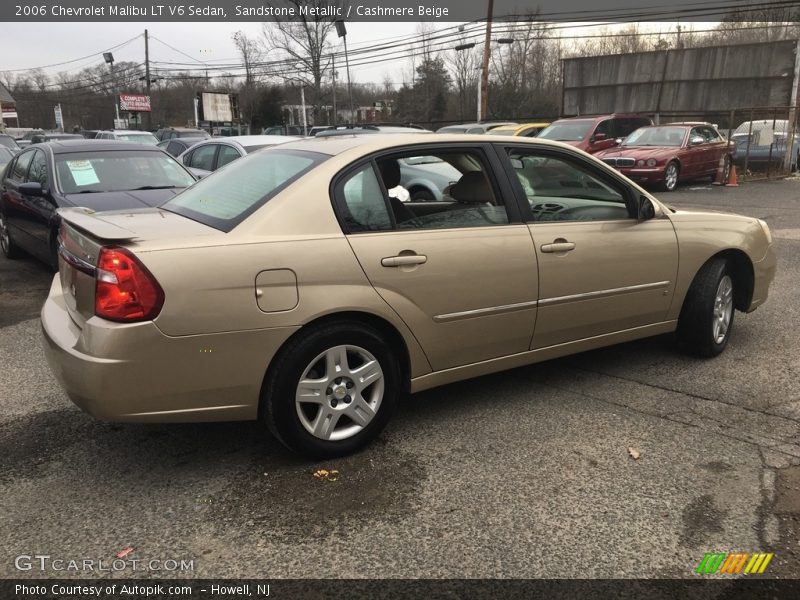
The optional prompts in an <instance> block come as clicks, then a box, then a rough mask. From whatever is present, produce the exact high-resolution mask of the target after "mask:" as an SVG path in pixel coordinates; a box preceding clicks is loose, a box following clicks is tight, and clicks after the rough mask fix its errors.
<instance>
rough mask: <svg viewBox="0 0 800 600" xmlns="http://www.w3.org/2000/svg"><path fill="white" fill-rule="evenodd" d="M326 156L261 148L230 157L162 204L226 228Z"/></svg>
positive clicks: (203, 221) (189, 216)
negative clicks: (223, 165) (228, 161)
mask: <svg viewBox="0 0 800 600" xmlns="http://www.w3.org/2000/svg"><path fill="white" fill-rule="evenodd" d="M327 158H328V157H327V156H326V155H324V154H318V153H316V152H305V151H298V150H278V149H275V150H272V149H268V150H264V151H263V152H257V153H255V154H250V155H248V156H245V157H243V158H242V159H240V160H237V161H234V162H233V163H232V164H230V165H229V166H228V167H227V168H226V169H225V170H224V171H223V172H221V173H217V174H215V175H214V176H213V177H207V178H205V179H202V180H200V181H198V182H197V183H196V184H195V185H193V186H192V187H191V188H189V189H187V190H185V191H183V192H181V193H180V194H178V195H177V196H175V197H174V198H172V199H171V200H169V201H168V202H167V203H166V204H164V205H163V206H162V208H164V209H165V210H168V211H171V212H174V213H178V214H180V215H183V216H185V217H188V218H190V219H193V220H195V221H198V222H200V223H203V224H205V225H208V226H210V227H214V228H215V229H219V230H221V231H230V230H231V229H233V228H234V227H236V225H238V224H239V223H241V222H242V221H244V220H245V219H246V218H247V217H248V216H249V215H251V214H252V213H253V212H255V211H256V210H257V209H258V208H260V207H261V206H263V205H264V204H265V203H266V202H267V201H268V200H269V199H270V198H272V197H273V196H275V195H276V194H277V193H279V192H280V191H281V190H283V189H284V188H285V187H286V186H287V185H289V184H291V183H292V182H293V181H295V180H297V179H298V178H300V177H302V176H303V175H305V174H306V173H308V172H309V171H310V170H311V169H313V168H314V167H316V166H317V165H319V164H320V163H322V162H323V161H325V160H326V159H327Z"/></svg>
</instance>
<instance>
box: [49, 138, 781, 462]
mask: <svg viewBox="0 0 800 600" xmlns="http://www.w3.org/2000/svg"><path fill="white" fill-rule="evenodd" d="M412 157H415V158H416V157H423V158H426V157H428V158H430V159H431V160H433V159H436V160H442V161H445V162H447V163H448V164H450V165H452V166H453V167H454V168H455V169H456V170H457V171H458V172H459V173H460V177H458V178H457V180H455V181H453V182H449V183H447V185H446V186H445V187H444V189H442V190H441V192H442V200H440V201H425V202H401V201H400V200H398V199H397V198H396V197H394V196H392V195H391V194H392V193H397V192H396V188H397V186H398V185H399V180H400V168H399V163H398V161H401V160H403V159H407V158H412ZM443 185H444V184H443ZM60 214H61V216H62V218H63V226H62V230H61V233H60V241H61V246H60V273H59V275H58V276H56V277H55V279H54V281H53V285H52V288H51V290H50V295H49V297H48V299H47V301H46V303H45V305H44V308H43V309H42V325H43V329H44V335H45V339H46V341H47V343H46V349H47V356H48V361H49V364H50V366H51V367H52V369H53V371H54V372H55V374H56V375H57V377H58V378H59V380H60V381H61V383H62V385H63V386H64V388H65V389H66V391H67V393H68V394H69V396H70V397H71V398H72V400H73V401H74V402H75V403H76V404H78V406H80V407H81V408H83V409H84V410H86V411H87V412H89V413H90V414H92V415H95V416H96V417H99V418H103V419H109V420H115V421H148V422H178V421H220V420H243V419H262V420H263V421H264V422H265V423H266V424H267V425H268V426H269V428H270V429H271V430H272V431H273V433H274V434H275V435H276V436H277V437H278V438H279V439H280V440H281V441H283V443H284V444H286V445H287V446H288V447H290V448H292V449H294V450H296V451H299V452H301V453H304V454H306V455H308V456H311V457H326V456H336V455H341V454H344V453H348V452H352V451H353V450H355V449H356V448H358V447H360V446H363V445H364V444H365V443H367V442H368V441H369V440H370V439H372V438H374V437H375V436H376V435H377V434H378V433H379V432H380V431H381V429H382V428H383V427H384V426H385V425H386V423H387V421H388V420H389V417H390V415H391V413H392V409H394V407H395V405H396V403H397V401H398V398H399V397H400V396H401V394H403V393H404V392H415V391H419V390H424V389H427V388H431V387H434V386H438V385H442V384H446V383H450V382H453V381H457V380H461V379H465V378H469V377H475V376H478V375H483V374H486V373H491V372H494V371H500V370H503V369H508V368H511V367H518V366H520V365H525V364H529V363H534V362H537V361H542V360H546V359H550V358H554V357H557V356H563V355H566V354H571V353H575V352H581V351H584V350H589V349H592V348H598V347H601V346H606V345H610V344H614V343H618V342H625V341H628V340H633V339H636V338H642V337H646V336H652V335H657V334H662V333H666V332H672V331H676V332H677V337H678V341H679V343H680V344H681V345H682V346H683V347H684V348H685V349H687V350H688V351H689V352H692V353H694V354H697V355H700V356H706V357H710V356H714V355H716V354H719V353H720V352H722V351H723V350H724V348H725V346H726V345H727V344H728V341H729V339H730V335H731V327H732V325H733V317H734V309H738V310H740V311H742V312H750V311H753V310H755V309H756V307H758V306H759V305H761V304H762V303H763V302H764V301H765V300H766V299H767V291H768V288H769V284H770V282H771V280H772V278H773V276H774V272H775V263H776V258H775V254H774V251H773V247H772V238H771V235H770V231H769V228H768V227H767V225H766V223H764V222H763V221H760V220H758V219H754V218H749V217H743V216H736V215H729V214H722V213H705V212H688V211H682V210H674V209H672V208H670V207H668V206H666V205H664V204H662V203H661V202H659V201H658V200H656V199H655V198H653V197H652V196H650V195H649V194H648V193H647V192H645V191H644V190H642V189H641V188H639V187H637V186H636V185H635V184H633V183H632V182H630V181H629V180H627V179H626V178H625V177H624V176H622V175H620V174H619V173H617V172H615V171H614V170H612V169H611V168H609V167H608V166H606V165H605V164H603V163H602V162H600V161H599V160H597V159H595V158H593V157H591V156H589V155H587V154H585V153H583V152H581V151H579V150H575V149H572V148H569V147H567V146H564V145H562V144H558V143H555V142H548V141H541V140H536V139H519V140H517V139H512V138H507V139H499V138H498V139H496V140H495V139H492V140H488V141H487V138H486V137H485V136H459V135H449V136H445V135H443V136H436V138H435V139H433V138H432V137H431V136H430V135H415V134H409V135H402V136H400V135H394V136H384V135H370V136H339V137H331V138H324V139H318V140H314V139H307V140H302V141H297V142H290V143H287V144H283V145H281V146H276V147H274V148H271V149H266V150H261V151H259V152H256V153H254V154H252V155H249V156H247V157H245V158H242V159H241V160H238V161H235V162H233V163H231V164H230V165H228V166H226V167H225V168H224V169H222V170H220V171H218V172H216V173H214V174H212V175H211V176H209V177H208V178H207V179H204V180H202V181H200V182H198V183H196V184H194V185H193V186H192V187H190V188H188V189H187V190H185V191H184V192H182V193H180V194H178V195H177V196H175V197H174V198H173V199H171V200H169V201H168V202H167V203H166V204H164V205H163V206H161V207H160V208H143V209H138V210H124V211H113V212H104V213H93V212H91V211H89V210H85V209H80V208H70V209H64V210H62V211H60Z"/></svg>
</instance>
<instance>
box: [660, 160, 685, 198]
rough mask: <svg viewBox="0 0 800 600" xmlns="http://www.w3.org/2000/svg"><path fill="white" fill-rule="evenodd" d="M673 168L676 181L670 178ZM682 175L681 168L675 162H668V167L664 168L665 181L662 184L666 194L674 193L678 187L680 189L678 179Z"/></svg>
mask: <svg viewBox="0 0 800 600" xmlns="http://www.w3.org/2000/svg"><path fill="white" fill-rule="evenodd" d="M672 168H674V169H675V179H674V181H672V180H671V179H670V178H669V170H670V169H672ZM680 174H681V168H680V166H679V165H678V163H677V162H675V161H674V160H671V161H670V162H668V163H667V166H666V167H664V181H662V182H661V189H662V190H664V191H665V192H671V191H673V190H674V189H675V188H676V187H678V178H679V177H680Z"/></svg>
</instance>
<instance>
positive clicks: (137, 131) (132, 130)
mask: <svg viewBox="0 0 800 600" xmlns="http://www.w3.org/2000/svg"><path fill="white" fill-rule="evenodd" d="M103 131H104V132H107V133H124V134H125V135H130V134H132V133H141V134H142V135H153V134H152V133H150V132H149V131H142V130H141V129H104V130H103Z"/></svg>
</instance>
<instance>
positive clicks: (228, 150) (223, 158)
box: [217, 144, 241, 169]
mask: <svg viewBox="0 0 800 600" xmlns="http://www.w3.org/2000/svg"><path fill="white" fill-rule="evenodd" d="M237 158H241V155H240V154H239V151H238V150H237V149H236V148H234V147H232V146H226V145H224V144H223V145H222V146H221V147H220V149H219V157H218V158H217V168H218V169H219V168H221V167H224V166H225V165H227V164H228V163H232V162H233V161H235V160H236V159H237Z"/></svg>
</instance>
